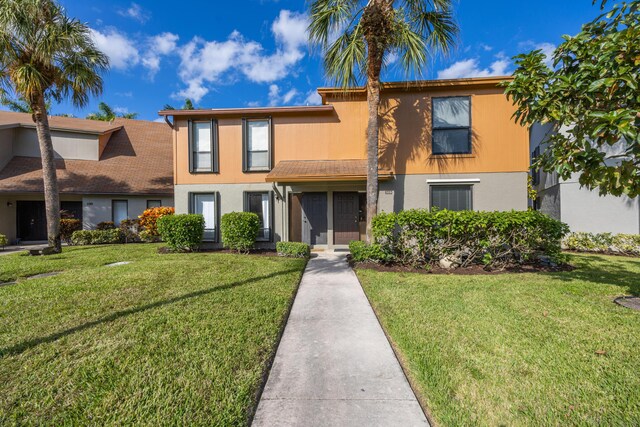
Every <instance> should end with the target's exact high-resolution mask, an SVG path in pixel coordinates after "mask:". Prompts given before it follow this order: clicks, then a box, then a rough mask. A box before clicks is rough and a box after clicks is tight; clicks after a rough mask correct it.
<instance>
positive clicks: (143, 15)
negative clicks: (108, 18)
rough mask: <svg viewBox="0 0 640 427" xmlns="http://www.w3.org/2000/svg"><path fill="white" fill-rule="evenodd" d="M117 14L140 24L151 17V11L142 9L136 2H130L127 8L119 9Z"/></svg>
mask: <svg viewBox="0 0 640 427" xmlns="http://www.w3.org/2000/svg"><path fill="white" fill-rule="evenodd" d="M118 15H121V16H124V17H126V18H131V19H135V20H136V21H138V22H140V23H141V24H144V23H145V22H147V21H148V20H149V18H151V13H149V12H148V11H147V10H145V9H143V8H142V7H141V6H140V5H139V4H138V3H131V6H129V7H128V8H127V9H123V10H119V11H118Z"/></svg>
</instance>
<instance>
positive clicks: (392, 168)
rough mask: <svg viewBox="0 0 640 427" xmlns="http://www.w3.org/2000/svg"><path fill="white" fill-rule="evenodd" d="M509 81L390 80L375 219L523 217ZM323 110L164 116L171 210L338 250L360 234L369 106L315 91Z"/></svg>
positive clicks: (213, 234) (520, 149)
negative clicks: (482, 213) (410, 212)
mask: <svg viewBox="0 0 640 427" xmlns="http://www.w3.org/2000/svg"><path fill="white" fill-rule="evenodd" d="M505 79H508V77H503V78H475V79H463V80H440V81H421V82H401V83H387V84H385V85H384V88H383V90H382V106H381V108H380V114H381V132H380V177H379V179H380V193H379V211H399V210H403V209H411V208H431V207H434V206H437V207H439V208H447V209H456V210H461V209H474V210H511V209H516V210H524V209H526V208H527V189H526V188H527V174H528V168H529V145H528V142H529V140H528V133H527V130H526V129H525V128H523V127H521V126H519V125H517V124H515V123H514V122H513V120H512V119H511V115H512V114H513V112H514V107H513V105H512V104H511V103H510V102H509V101H508V100H507V99H506V97H505V96H504V92H503V89H502V88H500V87H499V86H498V84H499V82H501V81H503V80H505ZM318 92H319V94H320V95H321V97H322V105H319V106H302V107H274V108H238V109H235V108H233V109H211V110H179V111H161V112H160V115H163V116H165V118H166V120H167V121H168V122H169V123H170V124H171V126H172V127H173V138H174V145H173V146H174V152H173V156H174V180H175V204H176V212H178V213H187V212H191V213H201V214H204V216H205V220H206V229H207V230H206V232H205V239H206V240H208V241H210V242H214V243H215V242H219V237H220V236H219V223H220V217H221V215H222V214H224V213H227V212H232V211H243V210H245V211H251V212H255V213H257V214H258V215H259V216H260V218H261V219H262V222H263V230H262V232H261V233H260V240H262V241H264V242H267V243H269V244H272V243H273V242H274V241H278V240H286V241H303V242H307V243H309V244H311V245H313V246H315V247H319V248H323V247H341V246H343V245H347V244H348V243H349V242H350V241H351V240H358V239H362V238H363V236H364V228H365V217H364V213H365V184H366V164H367V161H366V126H367V102H366V94H365V90H364V89H362V88H356V89H350V90H346V91H345V90H343V89H336V88H322V89H319V90H318Z"/></svg>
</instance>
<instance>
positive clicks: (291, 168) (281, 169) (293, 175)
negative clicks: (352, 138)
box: [265, 159, 393, 183]
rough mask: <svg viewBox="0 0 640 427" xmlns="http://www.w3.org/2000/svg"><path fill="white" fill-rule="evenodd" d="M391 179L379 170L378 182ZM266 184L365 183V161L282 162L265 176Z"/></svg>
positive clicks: (390, 175)
mask: <svg viewBox="0 0 640 427" xmlns="http://www.w3.org/2000/svg"><path fill="white" fill-rule="evenodd" d="M392 178H393V172H391V171H390V170H384V169H379V170H378V180H379V181H386V180H389V179H392ZM265 180H266V181H267V182H292V183H293V182H327V181H366V180H367V161H366V160H360V159H355V160H283V161H281V162H279V163H278V164H277V165H276V167H274V168H273V169H272V170H271V172H269V174H268V175H267V176H266V178H265Z"/></svg>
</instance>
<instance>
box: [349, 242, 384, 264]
mask: <svg viewBox="0 0 640 427" xmlns="http://www.w3.org/2000/svg"><path fill="white" fill-rule="evenodd" d="M349 251H350V252H351V258H352V259H353V260H354V261H355V262H376V263H378V262H387V261H389V260H390V257H389V255H388V254H387V253H385V251H384V250H383V249H382V246H381V245H380V244H378V243H373V244H370V245H369V244H367V243H366V242H362V241H360V240H354V241H352V242H349Z"/></svg>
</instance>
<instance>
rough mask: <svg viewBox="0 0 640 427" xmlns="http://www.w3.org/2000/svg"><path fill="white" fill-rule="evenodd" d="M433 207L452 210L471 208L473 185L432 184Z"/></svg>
mask: <svg viewBox="0 0 640 427" xmlns="http://www.w3.org/2000/svg"><path fill="white" fill-rule="evenodd" d="M431 207H432V208H438V209H448V210H450V211H465V210H471V209H472V203H471V186H470V185H432V186H431Z"/></svg>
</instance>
